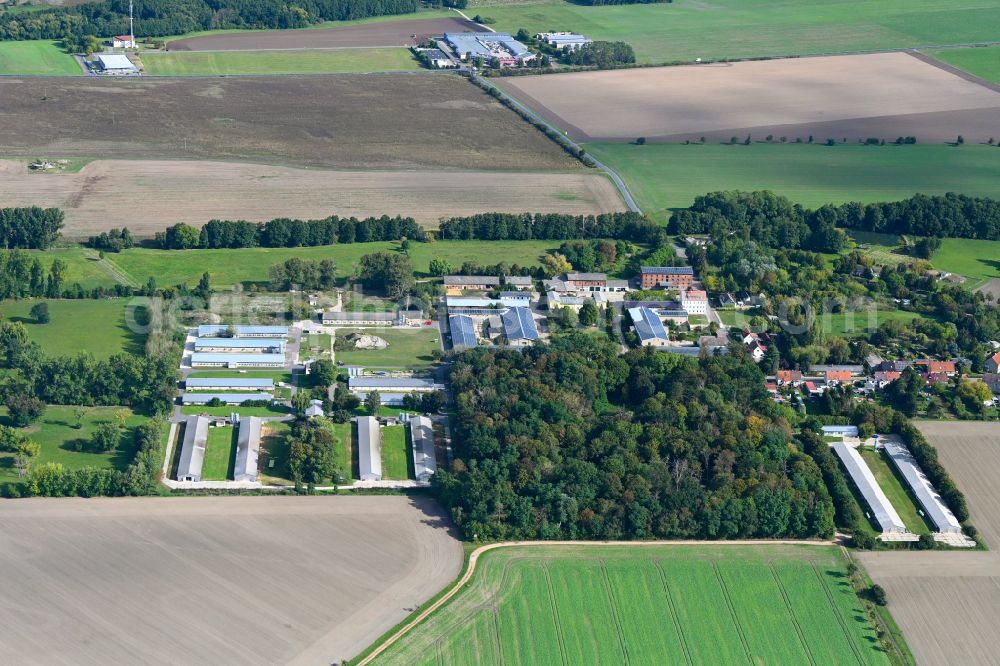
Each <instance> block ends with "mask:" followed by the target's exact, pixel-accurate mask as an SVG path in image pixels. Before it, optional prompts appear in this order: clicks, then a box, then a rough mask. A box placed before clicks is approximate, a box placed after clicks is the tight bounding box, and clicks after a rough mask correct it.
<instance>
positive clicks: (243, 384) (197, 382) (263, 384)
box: [184, 377, 274, 390]
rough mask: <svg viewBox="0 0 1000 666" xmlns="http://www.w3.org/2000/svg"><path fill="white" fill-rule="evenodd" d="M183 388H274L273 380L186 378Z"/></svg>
mask: <svg viewBox="0 0 1000 666" xmlns="http://www.w3.org/2000/svg"><path fill="white" fill-rule="evenodd" d="M184 386H185V387H186V388H189V389H194V388H234V389H235V388H243V389H267V390H270V389H272V388H274V380H273V379H269V378H264V377H188V378H187V379H185V380H184Z"/></svg>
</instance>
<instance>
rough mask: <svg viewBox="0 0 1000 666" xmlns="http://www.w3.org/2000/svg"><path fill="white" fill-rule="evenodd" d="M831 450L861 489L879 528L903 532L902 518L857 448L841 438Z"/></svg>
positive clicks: (885, 530)
mask: <svg viewBox="0 0 1000 666" xmlns="http://www.w3.org/2000/svg"><path fill="white" fill-rule="evenodd" d="M833 451H834V453H836V454H837V457H838V458H840V461H841V462H842V463H843V464H844V468H845V469H847V473H848V474H850V476H851V480H852V481H854V485H855V486H856V487H857V489H858V490H860V491H861V495H862V496H863V497H864V498H865V502H867V503H868V506H869V507H870V508H871V510H872V514H873V515H874V516H875V522H877V523H878V525H879V528H881V530H882V531H883V532H905V531H906V526H905V525H904V524H903V519H902V518H900V517H899V514H898V513H897V512H896V509H895V508H894V507H893V506H892V502H890V501H889V498H888V497H886V494H885V492H884V491H883V490H882V487H881V486H879V484H878V481H876V480H875V475H874V474H872V471H871V469H870V468H869V467H868V464H867V463H866V462H865V460H864V458H862V457H861V454H860V453H858V450H857V449H855V448H854V447H853V446H849V445H848V444H847V443H846V442H844V441H843V440H841V441H839V442H837V443H835V444H834V445H833Z"/></svg>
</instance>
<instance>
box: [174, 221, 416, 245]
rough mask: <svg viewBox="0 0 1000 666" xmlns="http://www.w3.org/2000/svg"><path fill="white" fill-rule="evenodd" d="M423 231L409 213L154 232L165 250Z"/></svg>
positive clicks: (368, 238)
mask: <svg viewBox="0 0 1000 666" xmlns="http://www.w3.org/2000/svg"><path fill="white" fill-rule="evenodd" d="M426 237H427V232H426V231H424V229H423V228H422V227H421V226H420V225H419V224H417V222H416V221H415V220H414V219H413V218H412V217H399V216H396V217H389V216H387V215H383V216H381V217H366V218H364V219H361V220H359V219H357V218H354V217H338V216H337V215H331V216H330V217H327V218H325V219H322V220H293V219H289V218H286V217H282V218H277V219H274V220H271V221H270V222H246V221H243V220H238V221H230V220H211V221H210V222H208V223H207V224H205V226H203V227H202V228H201V231H199V230H198V229H196V228H194V227H192V226H190V225H187V224H175V225H174V226H172V227H169V228H168V229H167V230H166V231H165V232H163V233H158V234H157V235H156V239H157V242H158V244H159V246H160V247H162V248H163V249H165V250H190V249H196V248H200V249H214V248H243V247H315V246H318V245H336V244H338V243H369V242H373V241H387V240H401V239H403V238H409V239H413V240H425V239H426Z"/></svg>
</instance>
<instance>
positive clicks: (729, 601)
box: [712, 561, 754, 664]
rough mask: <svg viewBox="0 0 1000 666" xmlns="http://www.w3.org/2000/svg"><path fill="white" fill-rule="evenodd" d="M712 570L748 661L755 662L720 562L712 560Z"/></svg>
mask: <svg viewBox="0 0 1000 666" xmlns="http://www.w3.org/2000/svg"><path fill="white" fill-rule="evenodd" d="M712 571H714V572H715V578H716V579H717V580H718V581H719V589H720V590H722V598H723V599H725V600H726V607H727V608H729V615H730V616H731V617H732V618H733V626H734V627H736V635H738V636H739V637H740V643H742V644H743V651H744V653H745V654H746V658H747V663H748V664H753V663H754V659H753V650H751V649H750V643H749V642H748V641H747V637H746V633H744V631H743V625H741V624H740V618H739V617H738V616H737V615H736V606H734V605H733V599H732V597H730V596H729V588H728V587H726V581H724V580H723V579H722V572H721V571H719V564H718V563H717V562H715V561H712Z"/></svg>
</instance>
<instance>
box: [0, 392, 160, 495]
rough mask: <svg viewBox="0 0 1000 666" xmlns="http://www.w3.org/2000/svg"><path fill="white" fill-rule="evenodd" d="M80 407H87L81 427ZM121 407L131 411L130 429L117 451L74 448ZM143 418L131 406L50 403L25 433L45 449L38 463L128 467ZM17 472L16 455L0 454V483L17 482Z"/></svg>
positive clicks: (128, 428) (69, 465) (1, 411)
mask: <svg viewBox="0 0 1000 666" xmlns="http://www.w3.org/2000/svg"><path fill="white" fill-rule="evenodd" d="M77 409H81V410H83V418H82V420H81V422H80V423H81V427H80V428H77V427H76V424H77V416H76V411H77ZM119 409H122V410H125V412H126V413H128V414H129V416H128V418H127V419H126V420H125V428H126V432H125V433H124V434H123V435H122V439H121V443H120V444H119V446H118V448H117V449H115V450H114V451H109V452H107V453H95V452H92V451H88V450H86V446H84V450H83V451H74V450H73V448H72V444H71V442H73V441H75V440H84V441H89V440H90V437H91V436H92V435H93V434H94V430H95V429H96V428H97V425H98V424H99V423H102V422H104V421H111V420H113V419H114V414H115V412H116V411H118V410H119ZM6 411H7V410H6V408H3V409H0V414H2V416H3V418H2V419H0V421H3V422H4V423H5V424H6V416H7V414H6ZM142 421H143V417H142V416H138V415H135V414H132V412H131V410H129V409H128V408H127V407H64V406H58V405H49V406H48V407H46V408H45V413H44V414H42V417H41V418H40V419H38V421H36V422H35V423H33V424H32V425H30V426H28V427H27V428H21V429H20V430H21V432H23V433H24V434H25V435H27V436H28V437H29V438H30V439H31V440H32V441H34V442H37V443H38V444H39V445H40V446H41V447H42V451H41V454H39V456H38V459H37V460H36V462H37V463H48V462H53V463H59V464H60V465H62V466H63V467H66V468H67V469H80V468H81V467H102V468H114V469H120V470H124V469H125V468H126V467H127V466H128V464H129V463H130V462H132V458H133V457H134V456H135V441H134V438H133V436H132V432H131V431H132V429H133V428H135V427H136V426H137V425H139V424H140V423H142ZM17 480H18V478H17V471H16V470H15V469H14V454H12V453H0V484H3V483H9V482H16V481H17Z"/></svg>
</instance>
